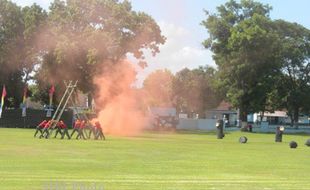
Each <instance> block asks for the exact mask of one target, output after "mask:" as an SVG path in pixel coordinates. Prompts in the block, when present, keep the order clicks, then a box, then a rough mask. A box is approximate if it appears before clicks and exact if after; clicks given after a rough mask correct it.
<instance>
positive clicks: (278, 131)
mask: <svg viewBox="0 0 310 190" xmlns="http://www.w3.org/2000/svg"><path fill="white" fill-rule="evenodd" d="M283 131H284V127H282V126H281V127H277V128H276V136H275V141H276V142H282V135H283Z"/></svg>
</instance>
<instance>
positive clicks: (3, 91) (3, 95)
mask: <svg viewBox="0 0 310 190" xmlns="http://www.w3.org/2000/svg"><path fill="white" fill-rule="evenodd" d="M6 95H7V93H6V89H5V85H3V89H2V97H3V98H4V97H6Z"/></svg>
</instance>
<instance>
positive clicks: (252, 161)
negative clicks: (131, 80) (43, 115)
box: [0, 128, 310, 190]
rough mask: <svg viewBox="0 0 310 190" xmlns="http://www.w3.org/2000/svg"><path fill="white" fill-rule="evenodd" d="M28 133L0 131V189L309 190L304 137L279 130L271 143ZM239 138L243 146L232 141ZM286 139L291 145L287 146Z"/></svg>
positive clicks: (207, 136)
mask: <svg viewBox="0 0 310 190" xmlns="http://www.w3.org/2000/svg"><path fill="white" fill-rule="evenodd" d="M33 133H34V130H29V129H4V128H1V129H0V135H1V138H0V189H5V190H13V189H25V190H33V189H48V188H47V186H48V187H50V185H53V186H54V185H56V184H60V183H62V184H65V186H66V189H73V186H74V184H75V185H79V186H82V185H85V186H87V187H91V186H93V184H96V186H97V188H98V187H99V186H104V189H105V190H129V189H130V190H153V189H154V190H155V189H156V190H157V189H160V190H161V189H165V190H183V189H184V190H185V189H186V190H198V189H199V190H205V189H216V190H217V189H219V190H221V189H225V190H226V189H227V190H228V189H229V190H267V189H268V190H269V189H279V190H283V189H292V190H293V189H294V190H302V189H308V190H309V189H310V148H309V147H306V146H305V145H304V143H305V141H306V139H307V138H309V136H306V135H284V137H283V140H284V142H282V143H274V135H273V134H255V133H253V134H249V133H241V132H232V133H229V134H226V137H225V138H224V139H223V140H218V139H216V136H215V135H214V134H212V133H189V132H187V133H185V132H183V133H165V134H163V133H161V134H158V133H149V132H148V133H144V134H143V135H140V136H137V137H114V136H112V137H111V136H108V139H107V140H106V141H94V140H87V141H83V140H60V139H35V138H33ZM241 135H245V136H247V137H248V139H249V141H248V143H247V144H239V143H238V139H239V137H240V136H241ZM291 140H295V141H297V142H298V145H299V146H298V148H297V149H290V148H289V146H288V143H289V142H290V141H291ZM50 189H56V188H55V187H53V188H50ZM60 189H61V188H60ZM98 189H99V188H98Z"/></svg>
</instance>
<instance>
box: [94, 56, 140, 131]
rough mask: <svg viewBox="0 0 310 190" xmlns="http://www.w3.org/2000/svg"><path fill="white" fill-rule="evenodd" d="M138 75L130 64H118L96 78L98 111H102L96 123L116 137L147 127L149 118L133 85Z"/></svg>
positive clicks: (123, 62)
mask: <svg viewBox="0 0 310 190" xmlns="http://www.w3.org/2000/svg"><path fill="white" fill-rule="evenodd" d="M135 79H136V72H135V70H134V68H133V66H132V64H130V63H129V62H127V61H122V62H121V63H118V64H117V65H115V66H114V67H113V68H111V69H109V71H108V72H107V71H106V72H104V73H103V74H102V75H100V76H98V77H95V79H94V83H95V84H96V85H97V87H98V91H97V93H96V108H99V110H100V111H99V113H98V118H97V120H99V121H100V123H101V124H102V126H103V130H104V132H106V133H108V134H114V135H122V136H128V135H136V134H138V133H140V132H141V131H142V130H143V128H144V127H145V124H146V119H145V117H144V115H143V112H142V110H141V109H140V108H139V99H138V97H137V93H136V91H135V89H133V88H132V84H133V83H134V81H135Z"/></svg>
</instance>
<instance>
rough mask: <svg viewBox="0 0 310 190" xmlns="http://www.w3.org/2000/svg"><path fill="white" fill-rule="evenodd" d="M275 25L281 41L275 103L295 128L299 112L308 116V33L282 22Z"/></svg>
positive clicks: (309, 73)
mask: <svg viewBox="0 0 310 190" xmlns="http://www.w3.org/2000/svg"><path fill="white" fill-rule="evenodd" d="M275 25H276V27H277V30H278V33H279V35H280V38H281V56H280V58H281V71H282V72H281V75H280V77H278V80H277V86H278V91H277V92H278V93H277V97H278V99H277V101H278V102H280V107H282V108H285V109H286V110H287V111H288V115H290V117H291V121H292V125H296V127H297V125H298V118H299V114H300V112H301V111H302V112H303V113H309V105H310V101H309V93H310V76H309V75H310V61H309V60H310V59H309V58H310V30H309V29H307V28H305V27H303V26H301V25H299V24H296V23H289V22H286V21H283V20H277V21H275Z"/></svg>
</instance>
